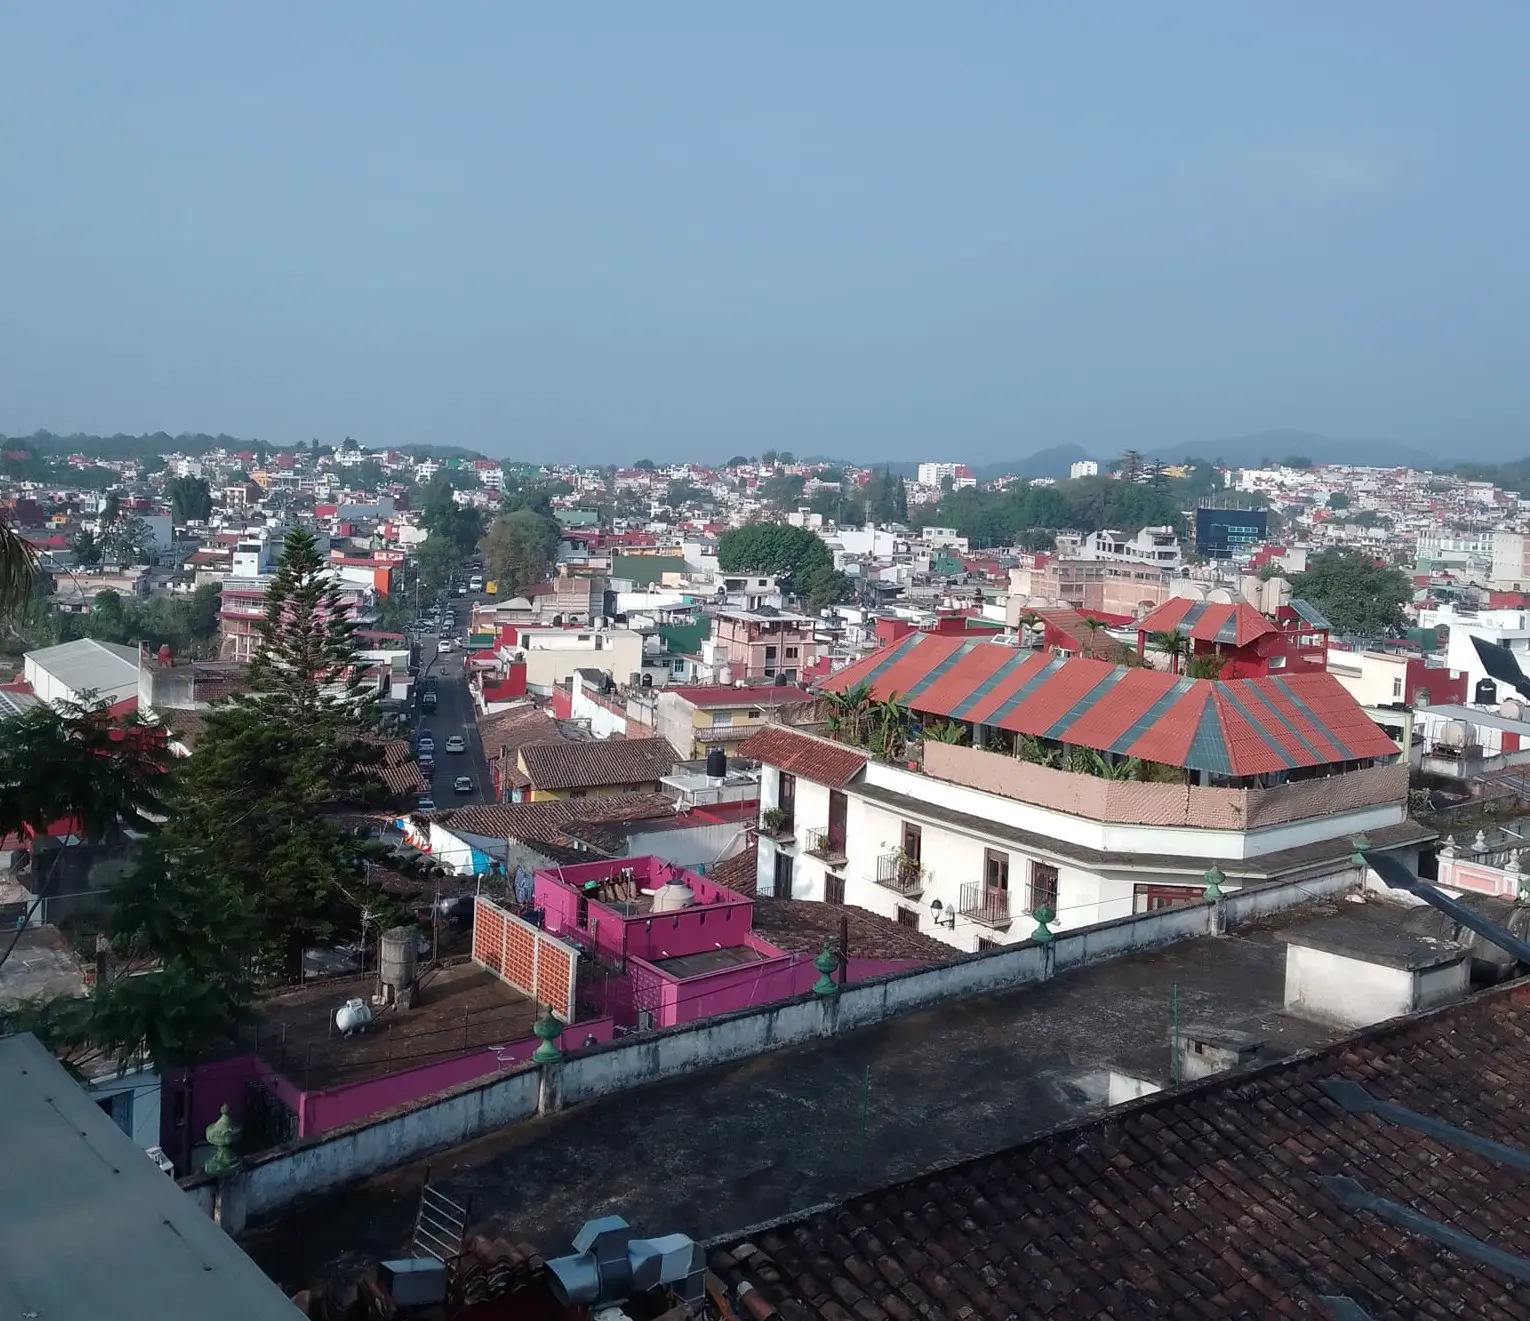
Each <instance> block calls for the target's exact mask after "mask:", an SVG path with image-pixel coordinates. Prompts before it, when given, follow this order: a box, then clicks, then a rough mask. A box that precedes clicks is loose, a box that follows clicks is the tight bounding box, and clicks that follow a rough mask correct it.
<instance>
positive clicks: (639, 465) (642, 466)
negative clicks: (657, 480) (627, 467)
mask: <svg viewBox="0 0 1530 1321" xmlns="http://www.w3.org/2000/svg"><path fill="white" fill-rule="evenodd" d="M632 466H633V467H634V468H636V469H638V470H639V471H641V472H653V471H654V470H655V469H656V468H657V467H658V466H659V465H658V464H657V463H655V462H654V461H653V460H652V459H639V460H638V461H637V462H636V463H634V464H633V465H632Z"/></svg>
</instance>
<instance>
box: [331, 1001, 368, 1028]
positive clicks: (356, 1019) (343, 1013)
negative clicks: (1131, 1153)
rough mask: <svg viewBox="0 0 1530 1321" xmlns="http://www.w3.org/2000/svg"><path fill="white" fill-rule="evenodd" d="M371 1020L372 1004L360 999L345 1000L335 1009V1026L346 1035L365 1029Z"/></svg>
mask: <svg viewBox="0 0 1530 1321" xmlns="http://www.w3.org/2000/svg"><path fill="white" fill-rule="evenodd" d="M371 1021H372V1006H371V1005H369V1004H368V1003H367V1002H366V1001H365V1000H362V999H354V1000H347V1001H346V1002H345V1003H344V1004H343V1005H341V1006H340V1008H338V1009H337V1010H335V1026H336V1027H337V1028H339V1029H340V1031H341V1032H343V1033H344V1034H345V1035H346V1036H350V1035H351V1033H352V1032H362V1031H365V1030H366V1026H367V1024H368V1023H370V1022H371Z"/></svg>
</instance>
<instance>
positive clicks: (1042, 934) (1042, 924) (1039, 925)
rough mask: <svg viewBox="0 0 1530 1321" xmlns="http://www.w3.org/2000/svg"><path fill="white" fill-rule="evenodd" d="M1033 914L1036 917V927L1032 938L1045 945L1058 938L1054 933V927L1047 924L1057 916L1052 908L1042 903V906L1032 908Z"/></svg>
mask: <svg viewBox="0 0 1530 1321" xmlns="http://www.w3.org/2000/svg"><path fill="white" fill-rule="evenodd" d="M1031 916H1032V917H1034V918H1035V919H1036V929H1035V930H1034V931H1033V932H1031V939H1032V940H1034V941H1036V942H1037V944H1040V945H1045V944H1047V943H1048V942H1049V941H1051V940H1054V939H1056V937H1055V936H1054V935H1053V933H1052V928H1051V927H1050V926H1048V925H1047V923H1049V922H1051V921H1053V920H1054V919H1055V918H1056V916H1057V915H1056V914H1055V913H1054V912H1053V911H1052V910H1051V909H1050V908H1048V907H1047V906H1046V905H1045V904H1042V906H1041V907H1040V908H1036V909H1032V911H1031Z"/></svg>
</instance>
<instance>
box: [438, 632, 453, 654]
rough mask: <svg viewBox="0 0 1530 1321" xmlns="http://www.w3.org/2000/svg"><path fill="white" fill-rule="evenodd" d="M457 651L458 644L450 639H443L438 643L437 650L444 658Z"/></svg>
mask: <svg viewBox="0 0 1530 1321" xmlns="http://www.w3.org/2000/svg"><path fill="white" fill-rule="evenodd" d="M456 649H457V644H456V643H455V642H453V641H452V640H451V638H449V637H447V638H442V639H441V641H440V642H438V643H436V650H437V651H439V652H440V653H441V654H442V655H443V656H444V655H446V654H447V653H448V652H452V651H455V650H456Z"/></svg>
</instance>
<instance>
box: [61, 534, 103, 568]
mask: <svg viewBox="0 0 1530 1321" xmlns="http://www.w3.org/2000/svg"><path fill="white" fill-rule="evenodd" d="M69 549H70V550H71V551H73V552H74V562H75V563H76V564H78V565H80V566H81V567H82V568H86V569H89V568H94V567H95V566H96V565H97V564H99V563H101V547H100V546H99V545H98V544H97V542H96V537H95V534H94V533H93V532H92V531H91V530H90V529H89V528H83V527H82V528H81V529H80V530H79V531H78V532H76V533H75V534H74V539H73V540H72V541H71V542H70V543H69Z"/></svg>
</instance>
